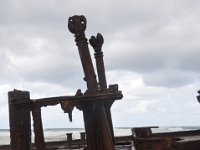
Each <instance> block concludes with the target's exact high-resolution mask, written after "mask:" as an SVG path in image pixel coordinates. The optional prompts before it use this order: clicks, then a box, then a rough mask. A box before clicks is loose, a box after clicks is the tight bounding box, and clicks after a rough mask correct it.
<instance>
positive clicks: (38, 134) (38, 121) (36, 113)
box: [32, 105, 45, 150]
mask: <svg viewBox="0 0 200 150" xmlns="http://www.w3.org/2000/svg"><path fill="white" fill-rule="evenodd" d="M32 116H33V127H34V133H35V147H36V148H37V150H45V141H44V133H43V126H42V117H41V108H40V106H37V105H35V106H33V108H32Z"/></svg>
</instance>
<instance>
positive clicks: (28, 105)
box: [8, 16, 123, 150]
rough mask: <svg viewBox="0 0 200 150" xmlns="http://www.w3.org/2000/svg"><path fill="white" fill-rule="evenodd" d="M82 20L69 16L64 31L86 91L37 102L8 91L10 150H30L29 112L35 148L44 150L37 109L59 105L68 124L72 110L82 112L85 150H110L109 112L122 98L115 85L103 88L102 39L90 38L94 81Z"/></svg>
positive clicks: (16, 92) (23, 95) (101, 37)
mask: <svg viewBox="0 0 200 150" xmlns="http://www.w3.org/2000/svg"><path fill="white" fill-rule="evenodd" d="M86 24H87V21H86V18H85V17H84V16H73V17H69V19H68V28H69V31H70V32H71V33H73V34H74V36H75V42H76V45H77V47H78V51H79V55H80V59H81V63H82V67H83V71H84V75H85V77H84V80H85V81H86V84H87V90H86V91H85V92H84V93H82V92H81V90H77V92H76V94H75V96H60V97H49V98H41V99H30V96H29V92H28V91H18V90H14V91H10V92H9V93H8V97H9V118H10V136H11V150H31V124H30V115H31V114H30V113H31V112H32V116H33V123H34V133H35V145H36V148H37V150H45V141H44V135H43V127H42V118H41V107H43V106H50V105H57V104H61V108H62V109H63V110H64V112H65V113H68V114H69V119H70V121H71V120H72V111H73V108H74V107H76V108H78V109H79V110H81V111H83V116H84V124H85V131H86V141H87V149H88V150H114V142H113V140H114V133H113V125H112V118H111V112H110V108H111V106H112V104H113V102H114V101H115V100H120V99H122V97H123V95H122V93H121V91H119V90H118V85H117V84H115V85H110V86H109V88H107V82H106V75H105V68H104V61H103V52H102V50H101V47H102V45H103V41H104V40H103V36H102V35H101V34H97V36H96V37H94V36H92V37H91V39H90V40H89V41H90V44H91V46H92V47H93V48H94V50H95V58H96V67H97V74H98V80H99V81H97V79H96V75H95V70H94V67H93V63H92V59H91V56H90V51H89V48H88V42H87V38H86V37H85V33H84V32H85V30H86Z"/></svg>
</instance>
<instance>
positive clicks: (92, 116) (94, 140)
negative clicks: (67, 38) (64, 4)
mask: <svg viewBox="0 0 200 150" xmlns="http://www.w3.org/2000/svg"><path fill="white" fill-rule="evenodd" d="M68 21H69V22H68V28H69V30H70V32H72V33H73V34H74V35H75V41H76V45H77V46H78V50H79V55H80V59H81V63H82V66H83V70H84V74H85V78H84V79H85V81H86V83H87V92H86V94H95V93H97V92H98V90H99V89H98V84H97V80H96V75H95V72H94V67H93V64H92V60H91V56H90V53H89V48H88V43H87V39H86V37H85V33H84V32H85V29H86V18H85V17H84V16H73V17H70V18H69V20H68ZM82 110H83V115H84V122H85V130H86V136H87V145H88V149H89V150H113V149H114V146H113V143H112V136H111V134H110V128H109V125H108V121H107V116H106V112H105V108H104V105H103V104H101V103H95V102H86V103H84V104H83V103H82ZM102 129H104V130H102Z"/></svg>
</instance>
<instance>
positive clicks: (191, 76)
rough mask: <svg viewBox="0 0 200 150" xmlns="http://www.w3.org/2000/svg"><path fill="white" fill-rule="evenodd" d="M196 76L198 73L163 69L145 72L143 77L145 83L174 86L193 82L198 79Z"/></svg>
mask: <svg viewBox="0 0 200 150" xmlns="http://www.w3.org/2000/svg"><path fill="white" fill-rule="evenodd" d="M197 76H198V74H195V73H191V72H183V71H181V70H172V69H165V70H161V71H159V72H154V73H149V74H145V75H144V76H143V79H144V83H145V84H146V85H151V86H160V87H169V88H176V87H182V86H185V85H189V84H193V83H194V82H195V81H196V80H198V78H197Z"/></svg>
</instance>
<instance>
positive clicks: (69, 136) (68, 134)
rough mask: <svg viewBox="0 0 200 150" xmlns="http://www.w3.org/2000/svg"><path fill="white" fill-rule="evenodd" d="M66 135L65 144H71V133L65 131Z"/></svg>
mask: <svg viewBox="0 0 200 150" xmlns="http://www.w3.org/2000/svg"><path fill="white" fill-rule="evenodd" d="M66 135H67V144H68V145H71V144H72V133H66Z"/></svg>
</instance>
